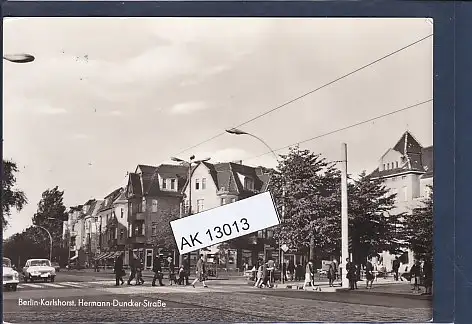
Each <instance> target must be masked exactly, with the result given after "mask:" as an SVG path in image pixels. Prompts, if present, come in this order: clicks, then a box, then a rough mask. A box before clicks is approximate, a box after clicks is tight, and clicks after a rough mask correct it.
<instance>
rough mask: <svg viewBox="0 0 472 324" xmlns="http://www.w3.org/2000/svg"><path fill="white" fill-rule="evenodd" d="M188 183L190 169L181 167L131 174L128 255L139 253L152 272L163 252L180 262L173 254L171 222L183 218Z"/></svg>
mask: <svg viewBox="0 0 472 324" xmlns="http://www.w3.org/2000/svg"><path fill="white" fill-rule="evenodd" d="M186 181H187V168H186V167H183V166H180V165H166V164H162V165H159V166H149V165H138V166H137V167H136V170H135V172H134V173H130V174H129V179H128V185H127V188H126V199H127V200H128V240H127V255H128V256H129V255H130V254H131V253H135V254H136V255H137V256H138V257H139V258H140V259H141V260H142V261H143V263H144V266H145V267H146V268H148V269H150V268H152V265H153V256H154V255H155V254H157V253H160V252H162V251H163V250H165V251H167V252H168V253H171V254H172V256H173V259H174V260H176V259H177V258H178V254H177V253H176V252H175V251H169V250H170V246H171V245H172V243H173V236H172V232H171V228H170V225H169V222H170V221H172V220H174V219H176V218H178V217H179V213H180V211H179V208H180V203H181V201H182V198H183V195H182V188H183V186H184V184H185V182H186ZM169 241H171V242H172V243H171V242H169Z"/></svg>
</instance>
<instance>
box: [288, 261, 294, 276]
mask: <svg viewBox="0 0 472 324" xmlns="http://www.w3.org/2000/svg"><path fill="white" fill-rule="evenodd" d="M287 271H288V273H289V275H290V281H293V279H294V278H293V276H294V272H295V264H294V263H293V260H290V261H289V262H288V266H287Z"/></svg>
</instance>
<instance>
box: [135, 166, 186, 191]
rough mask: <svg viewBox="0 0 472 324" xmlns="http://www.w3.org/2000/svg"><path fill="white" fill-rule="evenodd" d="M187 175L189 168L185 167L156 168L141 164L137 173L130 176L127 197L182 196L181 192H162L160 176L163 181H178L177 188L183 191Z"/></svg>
mask: <svg viewBox="0 0 472 324" xmlns="http://www.w3.org/2000/svg"><path fill="white" fill-rule="evenodd" d="M187 173H188V168H187V167H185V166H183V165H170V164H161V165H159V166H157V167H156V166H150V165H142V164H140V165H138V166H137V168H136V173H130V174H129V181H128V190H127V191H128V192H127V197H130V196H135V197H142V196H143V195H145V196H147V195H149V196H157V195H180V194H181V193H180V191H177V192H172V191H168V190H161V183H159V176H160V177H161V178H163V179H167V178H175V179H177V186H178V188H179V189H181V188H183V186H184V184H185V183H186V181H187Z"/></svg>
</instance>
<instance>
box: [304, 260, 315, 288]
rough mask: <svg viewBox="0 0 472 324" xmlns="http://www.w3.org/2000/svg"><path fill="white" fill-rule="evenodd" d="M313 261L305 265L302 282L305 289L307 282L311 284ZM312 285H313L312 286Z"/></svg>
mask: <svg viewBox="0 0 472 324" xmlns="http://www.w3.org/2000/svg"><path fill="white" fill-rule="evenodd" d="M312 278H313V262H311V261H310V262H308V263H307V264H306V267H305V282H304V283H303V290H306V286H307V284H310V285H313V283H312ZM313 287H314V286H313Z"/></svg>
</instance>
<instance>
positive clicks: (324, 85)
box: [175, 34, 434, 155]
mask: <svg viewBox="0 0 472 324" xmlns="http://www.w3.org/2000/svg"><path fill="white" fill-rule="evenodd" d="M433 35H434V34H429V35H427V36H425V37H422V38H420V39H418V40H416V41H414V42H412V43H410V44H408V45H405V46H403V47H401V48H399V49H397V50H395V51H393V52H390V53H388V54H386V55H384V56H382V57H380V58H378V59H376V60H374V61H371V62H370V63H367V64H365V65H363V66H361V67H359V68H357V69H355V70H353V71H351V72H349V73H346V74H344V75H342V76H340V77H338V78H336V79H334V80H332V81H330V82H328V83H325V84H323V85H321V86H319V87H317V88H315V89H313V90H310V91H308V92H305V93H303V94H302V95H300V96H298V97H296V98H293V99H291V100H289V101H286V102H284V103H282V104H281V105H278V106H276V107H274V108H272V109H269V110H267V111H265V112H263V113H261V114H259V115H257V116H255V117H253V118H251V119H249V120H247V121H245V122H243V123H241V124H239V125H236V126H234V127H231V128H238V127H241V126H244V125H247V124H249V123H251V122H253V121H255V120H257V119H259V118H262V117H264V116H266V115H268V114H270V113H272V112H274V111H276V110H279V109H281V108H283V107H286V106H288V105H290V104H292V103H294V102H296V101H298V100H300V99H303V98H305V97H307V96H309V95H311V94H313V93H315V92H317V91H319V90H321V89H324V88H326V87H328V86H330V85H332V84H334V83H336V82H339V81H341V80H343V79H345V78H347V77H348V76H351V75H353V74H355V73H357V72H359V71H362V70H364V69H366V68H368V67H370V66H372V65H374V64H377V63H379V62H381V61H383V60H385V59H387V58H389V57H391V56H393V55H395V54H398V53H400V52H402V51H404V50H406V49H408V48H410V47H412V46H415V45H416V44H419V43H421V42H423V41H424V40H426V39H428V38H430V37H432V36H433ZM224 134H226V132H225V131H223V132H221V133H218V134H216V135H214V136H212V137H210V138H208V139H206V140H204V141H201V142H199V143H197V144H195V145H192V146H190V147H187V148H186V149H184V150H182V151H180V152H178V153H177V154H175V155H179V154H182V153H184V152H187V151H189V150H191V149H193V148H196V147H198V146H200V145H203V144H205V143H208V142H210V141H212V140H214V139H216V138H218V137H220V136H222V135H224Z"/></svg>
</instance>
